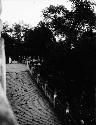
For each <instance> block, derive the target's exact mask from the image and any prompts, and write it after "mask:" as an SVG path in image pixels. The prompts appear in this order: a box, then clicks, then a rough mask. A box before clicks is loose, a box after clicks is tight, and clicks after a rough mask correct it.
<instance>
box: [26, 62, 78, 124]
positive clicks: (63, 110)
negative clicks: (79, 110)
mask: <svg viewBox="0 0 96 125" xmlns="http://www.w3.org/2000/svg"><path fill="white" fill-rule="evenodd" d="M27 67H30V68H29V71H30V73H31V75H32V76H33V78H34V80H35V81H36V83H37V84H38V86H39V87H40V88H41V89H42V90H43V92H44V94H45V96H46V97H47V98H48V99H49V101H50V103H51V104H52V105H53V107H54V110H55V111H56V112H57V114H60V117H62V118H61V119H62V120H63V121H64V122H65V124H70V122H71V123H72V124H74V125H78V123H77V121H76V120H74V118H73V117H72V115H71V112H70V106H69V103H68V102H65V104H63V103H61V101H60V100H59V98H58V91H57V90H55V89H54V90H52V89H51V88H50V87H49V84H48V81H44V80H43V79H42V78H41V77H40V73H39V72H38V71H36V70H35V67H36V65H35V67H34V66H32V65H31V66H30V63H29V64H27ZM37 67H38V65H37ZM37 72H38V73H37ZM67 117H68V120H67V121H66V119H67ZM68 122H69V123H68Z"/></svg>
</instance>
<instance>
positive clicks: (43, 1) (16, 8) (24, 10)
mask: <svg viewBox="0 0 96 125" xmlns="http://www.w3.org/2000/svg"><path fill="white" fill-rule="evenodd" d="M57 4H58V5H62V4H63V5H64V6H65V7H66V8H68V9H69V10H70V9H71V3H70V2H69V0H2V13H1V19H2V21H3V22H8V24H9V25H11V24H14V23H20V22H21V23H22V22H23V23H26V24H31V25H32V26H36V25H37V24H38V22H39V21H40V20H42V9H44V8H45V7H48V6H49V5H57Z"/></svg>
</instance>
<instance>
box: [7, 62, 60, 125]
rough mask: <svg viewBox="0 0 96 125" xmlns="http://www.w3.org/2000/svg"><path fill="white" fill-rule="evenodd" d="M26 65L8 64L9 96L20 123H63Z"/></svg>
mask: <svg viewBox="0 0 96 125" xmlns="http://www.w3.org/2000/svg"><path fill="white" fill-rule="evenodd" d="M26 69H27V68H26V66H25V65H21V64H9V65H7V73H6V77H7V96H8V99H9V102H10V104H11V106H12V109H13V112H14V114H15V116H16V118H17V121H18V123H19V124H20V125H61V124H60V122H59V120H58V119H57V117H56V115H55V114H54V112H53V110H51V109H52V108H51V107H50V105H49V103H48V101H47V100H46V99H45V98H44V96H43V94H42V93H41V91H40V90H39V89H38V87H37V86H36V84H35V83H34V81H33V80H32V79H31V77H30V74H29V72H28V70H26Z"/></svg>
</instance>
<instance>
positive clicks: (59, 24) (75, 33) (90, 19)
mask: <svg viewBox="0 0 96 125" xmlns="http://www.w3.org/2000/svg"><path fill="white" fill-rule="evenodd" d="M73 3H74V4H75V6H74V7H73V8H72V10H71V11H69V10H67V9H66V8H65V7H64V6H62V5H59V6H53V5H51V6H50V7H47V8H46V9H45V10H44V11H43V16H44V22H45V24H46V25H47V26H48V27H49V28H50V29H52V31H53V32H54V34H55V35H57V36H58V35H59V34H61V35H62V36H63V37H65V43H66V44H67V47H68V50H70V49H71V47H72V45H73V46H74V47H76V46H77V40H78V39H79V38H81V36H82V33H83V32H85V30H87V31H89V30H92V29H93V28H94V27H95V22H96V21H95V20H96V17H95V14H94V12H93V8H92V7H91V5H90V3H89V2H86V1H84V2H83V1H82V0H78V1H73Z"/></svg>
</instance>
